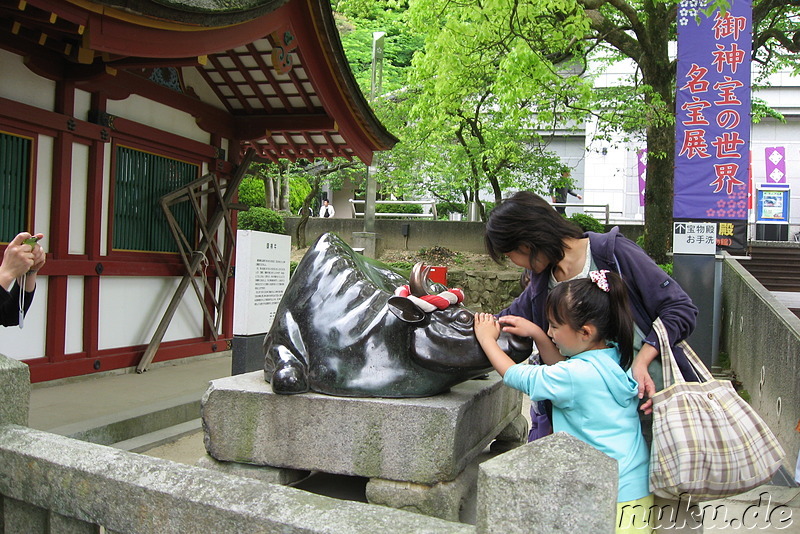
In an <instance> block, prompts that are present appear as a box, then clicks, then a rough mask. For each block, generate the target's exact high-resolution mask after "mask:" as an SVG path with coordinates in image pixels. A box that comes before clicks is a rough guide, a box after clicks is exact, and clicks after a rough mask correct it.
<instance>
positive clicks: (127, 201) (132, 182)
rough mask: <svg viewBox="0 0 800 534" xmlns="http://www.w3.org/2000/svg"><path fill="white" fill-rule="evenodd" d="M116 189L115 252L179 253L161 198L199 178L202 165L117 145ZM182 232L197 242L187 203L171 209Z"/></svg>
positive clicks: (192, 216) (193, 222) (189, 207)
mask: <svg viewBox="0 0 800 534" xmlns="http://www.w3.org/2000/svg"><path fill="white" fill-rule="evenodd" d="M116 156H117V157H116V175H115V186H114V237H113V248H114V249H115V250H136V251H147V252H177V251H178V249H177V246H176V245H175V240H174V239H173V237H172V233H171V232H170V230H169V225H168V224H167V219H166V217H165V216H164V212H163V211H162V210H161V205H160V204H159V202H158V201H159V199H160V198H161V197H162V196H163V195H165V194H166V193H171V192H173V191H175V190H176V189H179V188H180V187H182V186H184V185H186V184H188V183H189V182H191V181H192V180H194V179H196V178H197V177H198V175H199V166H198V165H196V164H193V163H186V162H185V161H179V160H176V159H172V158H166V157H164V156H158V155H156V154H151V153H149V152H143V151H141V150H135V149H133V148H128V147H124V146H118V147H117V151H116ZM172 213H173V214H174V216H175V219H176V220H177V221H178V224H179V225H180V227H181V229H182V230H183V233H184V234H185V235H186V237H187V238H188V239H189V241H190V242H194V230H195V221H194V215H193V213H192V208H191V206H190V205H189V203H188V202H182V203H180V204H177V205H174V206H173V207H172Z"/></svg>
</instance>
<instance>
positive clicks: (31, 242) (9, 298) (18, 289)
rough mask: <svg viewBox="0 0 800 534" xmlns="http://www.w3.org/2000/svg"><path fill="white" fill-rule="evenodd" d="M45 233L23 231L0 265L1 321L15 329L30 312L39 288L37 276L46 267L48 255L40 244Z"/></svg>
mask: <svg viewBox="0 0 800 534" xmlns="http://www.w3.org/2000/svg"><path fill="white" fill-rule="evenodd" d="M43 237H44V234H34V235H32V234H29V233H28V232H21V233H19V234H17V235H16V237H14V239H12V240H11V242H10V243H9V244H8V246H7V247H6V249H5V251H4V252H3V262H2V264H0V322H2V324H3V326H16V325H18V324H20V322H21V319H22V318H23V317H24V315H25V314H26V313H27V312H28V309H29V308H30V307H31V302H33V293H34V290H35V289H36V273H37V272H38V271H39V269H41V268H42V267H43V266H44V263H45V253H44V250H43V249H42V247H41V246H40V245H39V244H38V241H39V240H40V239H41V238H43Z"/></svg>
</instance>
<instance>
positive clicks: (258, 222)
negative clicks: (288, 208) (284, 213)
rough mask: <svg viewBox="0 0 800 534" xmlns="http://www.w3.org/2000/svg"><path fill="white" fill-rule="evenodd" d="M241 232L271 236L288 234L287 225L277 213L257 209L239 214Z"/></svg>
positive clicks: (265, 209)
mask: <svg viewBox="0 0 800 534" xmlns="http://www.w3.org/2000/svg"><path fill="white" fill-rule="evenodd" d="M239 230H256V231H258V232H269V233H271V234H284V235H285V234H286V225H285V224H284V222H283V217H281V216H280V215H279V214H278V213H277V212H275V211H272V210H268V209H267V208H261V207H255V208H250V209H249V210H247V211H240V212H239Z"/></svg>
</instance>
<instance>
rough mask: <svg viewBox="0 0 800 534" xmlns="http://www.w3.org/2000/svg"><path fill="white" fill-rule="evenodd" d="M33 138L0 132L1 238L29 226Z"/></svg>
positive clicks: (8, 238) (14, 234)
mask: <svg viewBox="0 0 800 534" xmlns="http://www.w3.org/2000/svg"><path fill="white" fill-rule="evenodd" d="M32 150H33V140H32V139H31V138H28V137H20V136H18V135H11V134H7V133H3V132H0V242H3V243H8V242H9V241H11V240H12V239H14V236H16V235H17V234H18V233H20V232H22V231H24V230H28V231H33V229H32V228H28V227H27V221H28V205H29V202H30V198H29V196H28V189H29V185H30V173H31V152H32Z"/></svg>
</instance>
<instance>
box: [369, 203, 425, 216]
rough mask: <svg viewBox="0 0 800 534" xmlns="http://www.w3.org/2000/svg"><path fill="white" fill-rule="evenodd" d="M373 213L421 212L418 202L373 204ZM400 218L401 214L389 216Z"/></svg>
mask: <svg viewBox="0 0 800 534" xmlns="http://www.w3.org/2000/svg"><path fill="white" fill-rule="evenodd" d="M375 213H422V205H420V204H375ZM390 218H397V219H402V218H403V216H402V215H398V216H397V217H390Z"/></svg>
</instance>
